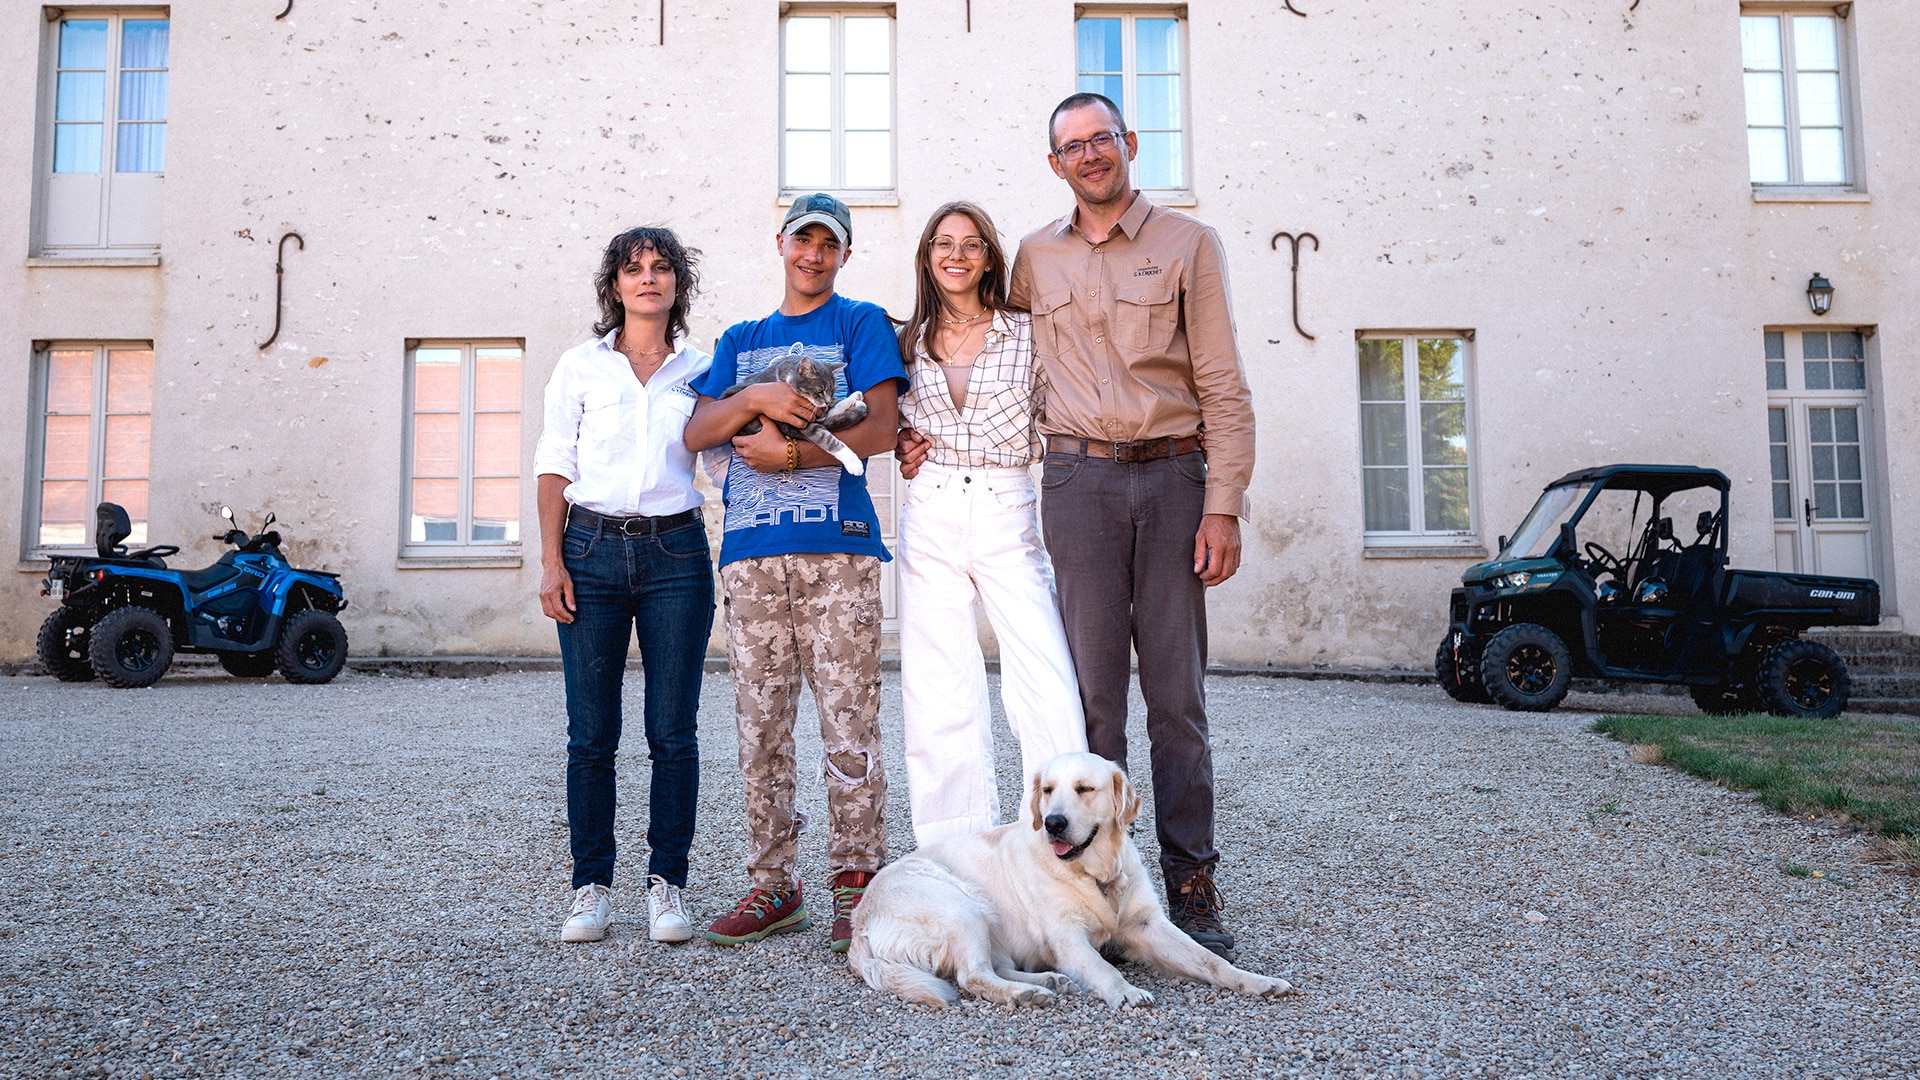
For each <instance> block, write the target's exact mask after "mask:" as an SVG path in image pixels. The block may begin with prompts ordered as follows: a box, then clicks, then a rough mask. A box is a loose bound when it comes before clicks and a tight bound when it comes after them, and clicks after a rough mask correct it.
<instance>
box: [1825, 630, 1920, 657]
mask: <svg viewBox="0 0 1920 1080" xmlns="http://www.w3.org/2000/svg"><path fill="white" fill-rule="evenodd" d="M1807 636H1808V637H1810V638H1812V639H1813V640H1815V641H1818V642H1820V643H1821V644H1822V645H1825V646H1826V647H1827V648H1829V649H1832V650H1833V651H1834V652H1837V653H1839V654H1840V655H1842V656H1848V657H1851V656H1862V657H1866V656H1912V657H1920V635H1914V634H1892V633H1884V632H1875V633H1866V632H1863V631H1858V630H1832V631H1815V632H1813V633H1810V634H1808V635H1807Z"/></svg>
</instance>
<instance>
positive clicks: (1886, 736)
mask: <svg viewBox="0 0 1920 1080" xmlns="http://www.w3.org/2000/svg"><path fill="white" fill-rule="evenodd" d="M1593 730H1594V731H1597V732H1600V733H1601V734H1604V735H1609V736H1612V737H1613V738H1614V739H1616V740H1618V741H1620V742H1623V743H1627V744H1628V745H1630V746H1634V747H1642V746H1645V747H1651V748H1653V749H1654V750H1655V751H1657V756H1658V758H1659V760H1660V761H1662V762H1664V763H1665V764H1667V765H1669V766H1671V767H1673V768H1676V769H1679V770H1681V771H1682V772H1687V773H1692V774H1693V775H1695V776H1699V777H1703V778H1705V779H1708V780H1713V781H1717V782H1719V783H1721V784H1724V785H1726V786H1727V787H1730V788H1733V789H1735V790H1739V791H1751V792H1753V793H1754V795H1755V797H1756V798H1757V799H1758V800H1759V801H1760V802H1761V803H1762V804H1764V805H1765V806H1767V807H1769V808H1770V809H1772V810H1775V811H1777V812H1779V813H1783V814H1792V813H1808V812H1819V813H1827V814H1833V815H1837V816H1839V817H1841V818H1843V819H1846V820H1849V821H1855V822H1858V823H1860V824H1861V825H1862V826H1864V827H1865V828H1866V829H1867V830H1868V831H1870V832H1873V833H1875V834H1877V835H1878V836H1879V837H1881V838H1883V839H1882V841H1881V842H1879V843H1877V844H1876V846H1875V852H1876V855H1877V856H1878V857H1879V858H1880V859H1881V860H1882V861H1884V862H1886V863H1888V864H1889V865H1892V866H1895V867H1900V868H1904V869H1906V870H1907V872H1909V873H1920V840H1917V839H1916V838H1920V727H1916V726H1915V725H1913V724H1912V723H1910V722H1904V721H1892V720H1865V719H1857V718H1851V717H1842V718H1839V719H1834V720H1802V719H1797V718H1793V717H1781V716H1758V715H1756V716H1706V715H1693V716H1605V717H1602V718H1600V719H1599V720H1598V721H1596V722H1595V723H1594V725H1593ZM1636 756H1642V755H1636ZM1654 756H1655V755H1654V754H1653V753H1647V754H1645V755H1644V757H1646V758H1649V759H1650V758H1652V757H1654ZM1782 872H1789V871H1786V870H1785V867H1784V866H1783V867H1782Z"/></svg>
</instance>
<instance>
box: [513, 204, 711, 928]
mask: <svg viewBox="0 0 1920 1080" xmlns="http://www.w3.org/2000/svg"><path fill="white" fill-rule="evenodd" d="M697 254H698V253H697V252H693V251H690V250H688V249H687V248H686V247H684V246H683V245H682V244H681V243H680V241H679V239H678V238H677V237H675V236H674V234H673V233H672V232H671V231H669V230H667V229H664V228H638V229H632V230H629V231H627V232H624V233H621V234H620V235H619V236H616V237H614V239H613V242H612V243H610V244H608V245H607V250H606V254H605V256H604V257H603V258H602V259H601V263H600V270H599V272H598V273H597V274H596V275H595V278H594V286H595V291H596V293H597V294H598V296H599V301H600V313H601V318H600V321H599V322H598V323H596V324H595V325H594V328H593V332H594V333H595V334H596V335H599V336H597V337H595V338H594V339H593V340H590V341H586V342H583V343H582V344H580V345H576V346H574V347H573V348H571V349H568V350H567V351H566V352H565V353H563V354H561V357H560V362H559V364H558V365H557V366H556V367H555V368H554V371H553V377H552V378H551V379H550V380H548V382H547V393H546V422H545V427H544V429H543V430H542V431H541V434H540V443H539V447H538V449H537V450H536V451H535V453H534V470H535V472H537V473H538V474H539V481H538V484H539V489H538V490H539V494H538V502H539V508H540V609H541V611H543V612H544V613H545V614H546V615H547V617H548V618H551V619H553V620H554V622H555V623H557V624H558V627H559V633H560V658H561V666H562V669H563V670H564V672H565V674H566V687H567V827H568V830H569V832H570V833H571V835H572V848H573V889H574V894H573V907H572V910H571V911H570V912H569V913H568V916H567V920H566V922H565V924H564V925H563V926H562V927H561V930H560V940H562V941H598V940H600V939H601V938H602V937H604V936H606V931H607V925H608V923H609V922H610V921H611V919H612V910H613V909H612V902H611V898H610V894H609V890H610V889H611V887H612V885H613V863H614V837H613V816H614V802H615V799H614V758H615V755H616V754H617V753H618V751H619V748H620V725H621V714H620V689H621V682H622V679H623V677H624V676H625V674H626V665H627V642H628V641H629V640H630V639H631V638H632V637H633V636H634V634H635V631H636V630H637V631H638V634H639V641H640V657H641V660H642V662H643V663H644V664H645V673H644V677H645V680H646V705H645V715H644V720H645V724H646V735H647V751H648V756H649V758H650V759H651V761H652V795H651V798H650V800H649V806H648V820H647V846H648V848H649V849H651V850H650V852H649V854H648V865H647V875H648V883H649V887H648V890H647V907H648V923H649V936H651V937H652V938H653V940H655V941H685V940H687V939H688V938H690V937H692V936H693V924H692V922H691V921H689V920H688V918H687V914H686V910H685V908H684V907H683V906H682V903H681V898H680V890H681V889H682V888H684V887H685V885H686V883H687V852H688V849H689V848H690V847H691V845H692V842H693V817H694V806H695V804H696V803H697V801H698V799H699V786H700V749H699V741H698V739H697V737H696V729H695V714H696V712H697V710H698V707H699V704H700V676H701V671H702V668H703V667H704V665H705V661H706V652H707V635H708V631H709V630H710V629H711V628H712V625H713V566H712V560H711V554H710V552H709V550H708V547H707V530H706V524H705V522H704V520H703V518H702V517H701V513H700V506H701V503H702V502H703V501H704V500H703V499H702V497H701V494H700V493H699V492H698V491H696V490H694V486H693V468H694V461H693V455H692V454H690V453H689V452H688V451H687V448H686V445H685V443H684V442H683V441H682V440H681V433H682V431H683V430H684V429H685V427H686V425H687V417H688V416H690V415H692V413H693V403H694V393H693V391H692V390H691V389H690V388H689V387H688V386H687V383H688V381H689V380H691V379H693V378H694V377H696V376H698V375H700V374H701V373H703V372H705V371H706V369H707V364H708V362H709V361H710V359H711V358H710V357H709V356H707V355H706V354H705V353H702V352H700V351H698V350H696V349H694V348H692V347H690V346H688V345H687V344H686V337H687V306H688V302H689V301H690V300H691V299H692V297H693V295H694V292H695V291H696V289H697V288H698V287H699V274H698V271H697V269H696V267H695V257H696V256H697Z"/></svg>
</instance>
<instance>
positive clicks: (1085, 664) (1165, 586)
mask: <svg viewBox="0 0 1920 1080" xmlns="http://www.w3.org/2000/svg"><path fill="white" fill-rule="evenodd" d="M1049 135H1050V140H1049V146H1050V147H1051V149H1052V153H1050V154H1048V155H1047V162H1048V163H1049V164H1050V165H1052V166H1053V171H1054V173H1055V175H1057V176H1059V177H1060V178H1061V179H1063V180H1065V181H1066V182H1067V186H1068V187H1069V188H1071V189H1072V191H1073V197H1074V209H1073V212H1072V213H1070V214H1068V215H1067V216H1066V217H1064V218H1061V219H1060V220H1058V221H1055V222H1052V223H1051V224H1048V225H1045V226H1043V227H1041V228H1040V229H1038V230H1036V231H1034V232H1033V233H1031V234H1029V235H1028V236H1027V237H1026V238H1025V239H1024V240H1022V241H1021V242H1020V253H1019V255H1018V256H1017V257H1016V258H1015V259H1014V266H1013V276H1012V283H1011V292H1012V296H1011V299H1010V302H1011V304H1012V306H1013V307H1015V308H1022V307H1024V308H1027V309H1029V310H1031V311H1032V312H1033V349H1034V360H1035V363H1036V365H1037V366H1038V367H1039V369H1040V374H1041V393H1042V395H1043V398H1044V403H1043V405H1042V412H1041V415H1040V420H1039V429H1040V433H1041V435H1042V436H1043V437H1044V439H1045V442H1046V450H1047V455H1046V462H1045V466H1044V470H1043V474H1042V479H1041V485H1042V488H1043V490H1044V492H1045V494H1044V495H1043V497H1042V499H1041V514H1042V526H1043V529H1044V531H1045V534H1046V544H1047V550H1048V552H1049V553H1050V554H1051V555H1052V558H1053V566H1054V573H1055V574H1056V576H1057V578H1058V580H1059V588H1060V606H1061V614H1062V616H1063V617H1064V621H1065V623H1066V628H1067V642H1068V645H1069V648H1070V650H1071V652H1072V654H1073V662H1074V667H1075V669H1076V673H1077V675H1078V678H1079V682H1080V699H1081V702H1082V703H1083V704H1084V706H1085V707H1086V714H1087V742H1088V745H1089V747H1090V748H1091V749H1092V750H1093V752H1094V753H1096V754H1099V755H1101V756H1102V757H1106V758H1109V759H1111V760H1113V761H1115V762H1118V763H1119V764H1120V766H1121V768H1123V769H1124V768H1126V762H1127V737H1126V730H1127V682H1128V667H1129V655H1128V653H1129V649H1130V648H1131V650H1132V651H1133V652H1134V653H1137V654H1138V656H1139V661H1140V692H1141V694H1142V696H1143V697H1145V699H1146V703H1147V739H1148V744H1149V745H1148V751H1149V756H1150V758H1151V761H1152V767H1153V791H1154V802H1155V806H1156V807H1157V812H1156V815H1155V816H1156V818H1157V820H1156V823H1155V824H1156V828H1157V830H1158V833H1159V839H1160V868H1161V871H1162V873H1163V876H1164V877H1165V879H1166V884H1167V897H1168V900H1169V901H1170V907H1171V909H1172V916H1173V920H1174V922H1175V923H1177V924H1178V925H1179V926H1180V927H1181V928H1182V929H1183V930H1185V931H1186V932H1187V933H1188V934H1189V935H1190V936H1192V937H1193V939H1194V940H1195V941H1198V942H1199V943H1200V944H1202V945H1205V946H1206V947H1208V948H1210V949H1212V950H1214V951H1215V952H1218V953H1222V954H1224V953H1225V952H1226V951H1227V950H1229V949H1231V948H1232V947H1233V935H1232V934H1231V933H1230V932H1228V930H1227V929H1226V927H1225V926H1224V925H1222V923H1221V921H1220V914H1219V912H1220V905H1221V901H1220V894H1219V891H1218V890H1217V888H1216V887H1215V886H1214V883H1213V874H1212V869H1213V865H1214V863H1216V862H1218V861H1219V858H1220V856H1219V852H1217V851H1215V850H1214V846H1213V819H1214V812H1213V755H1212V752H1211V751H1210V749H1209V747H1208V744H1207V714H1206V698H1205V693H1206V691H1205V686H1204V682H1203V679H1204V676H1205V674H1206V666H1207V606H1206V588H1207V586H1210V585H1218V584H1220V583H1221V582H1223V581H1226V580H1227V579H1228V578H1230V577H1232V576H1233V574H1234V571H1236V570H1238V569H1239V567H1240V518H1241V517H1244V516H1245V515H1246V510H1247V494H1246V493H1247V484H1248V482H1249V481H1250V480H1251V479H1252V476H1253V401H1252V396H1251V395H1250V394H1249V393H1248V390H1247V382H1246V378H1245V376H1244V374H1243V373H1242V372H1241V369H1240V352H1239V348H1238V347H1237V346H1236V345H1235V343H1234V330H1233V314H1232V312H1231V311H1230V310H1229V308H1228V302H1227V272H1226V259H1225V256H1224V254H1223V252H1222V249H1221V245H1220V238H1219V236H1218V235H1216V234H1215V233H1214V231H1213V229H1211V228H1209V227H1208V226H1206V225H1205V224H1202V223H1201V222H1199V221H1197V220H1195V219H1193V218H1191V217H1188V216H1187V215H1185V214H1182V213H1178V212H1177V211H1173V210H1168V209H1165V208H1163V207H1159V206H1155V205H1153V204H1152V203H1151V202H1148V201H1147V199H1146V197H1145V196H1143V195H1141V194H1140V193H1139V192H1138V191H1135V190H1134V189H1133V186H1132V183H1131V178H1130V175H1129V174H1130V169H1129V165H1130V163H1131V162H1132V160H1133V157H1134V154H1135V153H1136V150H1137V146H1136V142H1135V136H1134V134H1133V133H1132V132H1130V131H1128V130H1127V125H1126V122H1125V121H1124V120H1123V119H1122V118H1121V116H1120V110H1119V109H1118V108H1116V107H1115V106H1114V104H1113V102H1112V101H1110V100H1108V99H1107V98H1105V97H1102V96H1100V95H1098V94H1075V95H1073V96H1072V97H1069V98H1067V99H1066V100H1065V101H1063V102H1061V103H1060V105H1059V107H1058V108H1056V109H1055V110H1054V113H1053V116H1052V118H1051V120H1050V121H1049ZM1203 433H1204V446H1203V443H1202V435H1203Z"/></svg>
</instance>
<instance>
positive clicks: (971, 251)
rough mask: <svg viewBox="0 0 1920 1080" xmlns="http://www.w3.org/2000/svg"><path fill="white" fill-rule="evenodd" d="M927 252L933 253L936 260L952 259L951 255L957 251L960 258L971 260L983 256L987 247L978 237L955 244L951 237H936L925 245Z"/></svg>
mask: <svg viewBox="0 0 1920 1080" xmlns="http://www.w3.org/2000/svg"><path fill="white" fill-rule="evenodd" d="M927 250H929V251H931V252H933V256H934V258H936V259H947V258H952V257H953V253H954V252H955V251H956V250H957V251H959V252H960V256H961V258H964V259H969V260H971V259H977V258H979V257H981V256H982V255H985V254H986V253H987V245H986V244H985V243H983V242H982V241H981V240H980V239H979V238H978V237H973V236H969V237H967V238H966V239H965V240H961V241H959V242H957V243H956V242H955V241H954V239H953V237H951V236H936V237H934V238H933V242H932V243H931V244H928V245H927Z"/></svg>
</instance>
